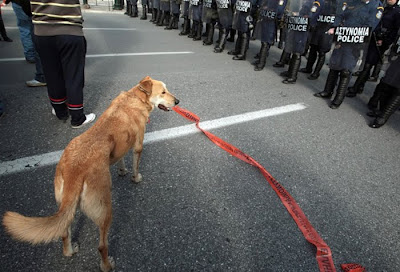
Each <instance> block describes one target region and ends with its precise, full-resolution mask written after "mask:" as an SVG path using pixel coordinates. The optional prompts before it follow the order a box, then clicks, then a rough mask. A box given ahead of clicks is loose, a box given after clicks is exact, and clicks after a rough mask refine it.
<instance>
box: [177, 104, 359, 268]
mask: <svg viewBox="0 0 400 272" xmlns="http://www.w3.org/2000/svg"><path fill="white" fill-rule="evenodd" d="M172 109H173V110H174V111H175V112H176V113H178V114H180V115H182V116H183V117H185V118H186V119H188V120H189V121H192V122H195V123H196V127H197V128H198V129H199V130H201V131H202V132H203V133H204V134H205V135H206V136H207V137H208V138H209V139H210V140H211V141H212V142H213V143H214V144H216V145H217V146H219V147H220V148H222V149H223V150H225V151H227V152H228V153H230V154H232V155H233V156H235V157H236V158H238V159H241V160H242V161H244V162H246V163H248V164H251V165H253V166H255V167H257V168H258V169H259V170H260V171H261V173H262V174H263V176H264V177H265V179H266V180H267V181H268V183H269V184H270V185H271V187H272V189H273V190H274V191H275V193H276V194H277V195H278V197H279V198H280V199H281V201H282V203H283V205H285V207H286V209H287V210H288V212H289V213H290V215H291V216H292V217H293V219H294V221H295V222H296V224H297V226H298V227H299V229H300V231H301V232H302V233H303V235H304V237H305V238H306V240H307V241H308V242H309V243H311V244H313V245H314V246H315V247H316V248H317V254H316V258H317V262H318V266H319V270H320V271H321V272H328V271H336V269H335V265H334V264H333V259H332V252H331V249H330V248H329V246H328V245H327V244H326V243H325V241H324V240H323V239H322V238H321V237H320V236H319V234H318V233H317V231H316V230H315V229H314V228H313V226H312V225H311V223H310V221H308V219H307V217H306V215H305V214H304V213H303V211H302V210H301V209H300V207H299V205H298V204H297V203H296V201H295V200H294V198H293V197H292V196H291V195H290V194H289V193H288V192H287V191H286V189H285V188H283V186H282V185H280V184H279V183H278V182H277V181H276V180H275V179H274V178H273V177H272V176H271V174H270V173H268V171H267V170H265V169H264V167H263V166H262V165H260V164H259V163H258V162H257V161H255V160H254V159H253V158H252V157H250V156H249V155H247V154H246V153H243V152H242V151H241V150H240V149H238V148H236V147H235V146H233V145H231V144H229V143H227V142H225V141H223V140H222V139H220V138H218V137H217V136H215V135H214V134H212V133H210V132H208V131H206V130H203V129H202V128H201V127H200V126H199V122H200V118H199V117H198V116H197V115H195V114H193V113H191V112H190V111H188V110H185V109H182V108H181V107H178V106H175V107H173V108H172ZM342 269H343V270H344V271H346V272H364V271H365V269H364V268H363V267H362V266H361V265H358V264H344V265H342ZM360 269H363V270H360Z"/></svg>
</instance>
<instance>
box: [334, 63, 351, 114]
mask: <svg viewBox="0 0 400 272" xmlns="http://www.w3.org/2000/svg"><path fill="white" fill-rule="evenodd" d="M350 77H351V72H350V71H348V70H343V71H341V72H340V79H339V84H338V87H337V89H336V95H335V98H334V99H333V101H332V103H331V105H330V108H332V109H337V108H339V107H340V105H341V104H342V102H343V100H344V98H345V96H346V91H347V86H348V85H349V82H350Z"/></svg>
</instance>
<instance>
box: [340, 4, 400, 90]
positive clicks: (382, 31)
mask: <svg viewBox="0 0 400 272" xmlns="http://www.w3.org/2000/svg"><path fill="white" fill-rule="evenodd" d="M399 27H400V7H399V6H398V5H397V3H396V0H387V1H386V6H385V9H384V11H383V16H382V19H381V20H380V22H379V24H378V26H377V27H376V29H375V30H374V32H373V33H372V38H371V40H370V42H369V46H368V52H367V57H366V59H365V64H364V68H363V70H362V71H361V72H360V74H359V75H358V77H357V80H356V82H355V83H354V86H353V87H350V88H349V92H348V93H347V94H346V96H347V97H354V96H356V95H357V94H358V93H362V91H363V90H364V85H365V83H366V81H367V80H368V77H369V75H370V73H371V69H372V67H373V66H376V65H377V64H380V63H382V61H383V56H384V53H385V51H386V50H388V49H389V46H390V45H391V44H392V43H393V42H394V41H395V39H396V37H397V31H398V29H399Z"/></svg>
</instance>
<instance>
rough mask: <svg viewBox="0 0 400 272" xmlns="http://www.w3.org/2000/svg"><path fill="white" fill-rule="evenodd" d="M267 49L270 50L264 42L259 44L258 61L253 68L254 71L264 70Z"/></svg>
mask: <svg viewBox="0 0 400 272" xmlns="http://www.w3.org/2000/svg"><path fill="white" fill-rule="evenodd" d="M269 48H270V45H269V44H268V43H266V42H262V43H261V49H260V53H259V60H258V63H256V67H254V71H261V70H262V69H264V67H265V64H266V62H267V57H268V53H269ZM256 62H257V61H256Z"/></svg>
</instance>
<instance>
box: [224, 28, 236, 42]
mask: <svg viewBox="0 0 400 272" xmlns="http://www.w3.org/2000/svg"><path fill="white" fill-rule="evenodd" d="M235 35H236V30H235V29H233V28H231V29H230V30H229V38H228V39H226V41H228V42H234V41H235Z"/></svg>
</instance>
